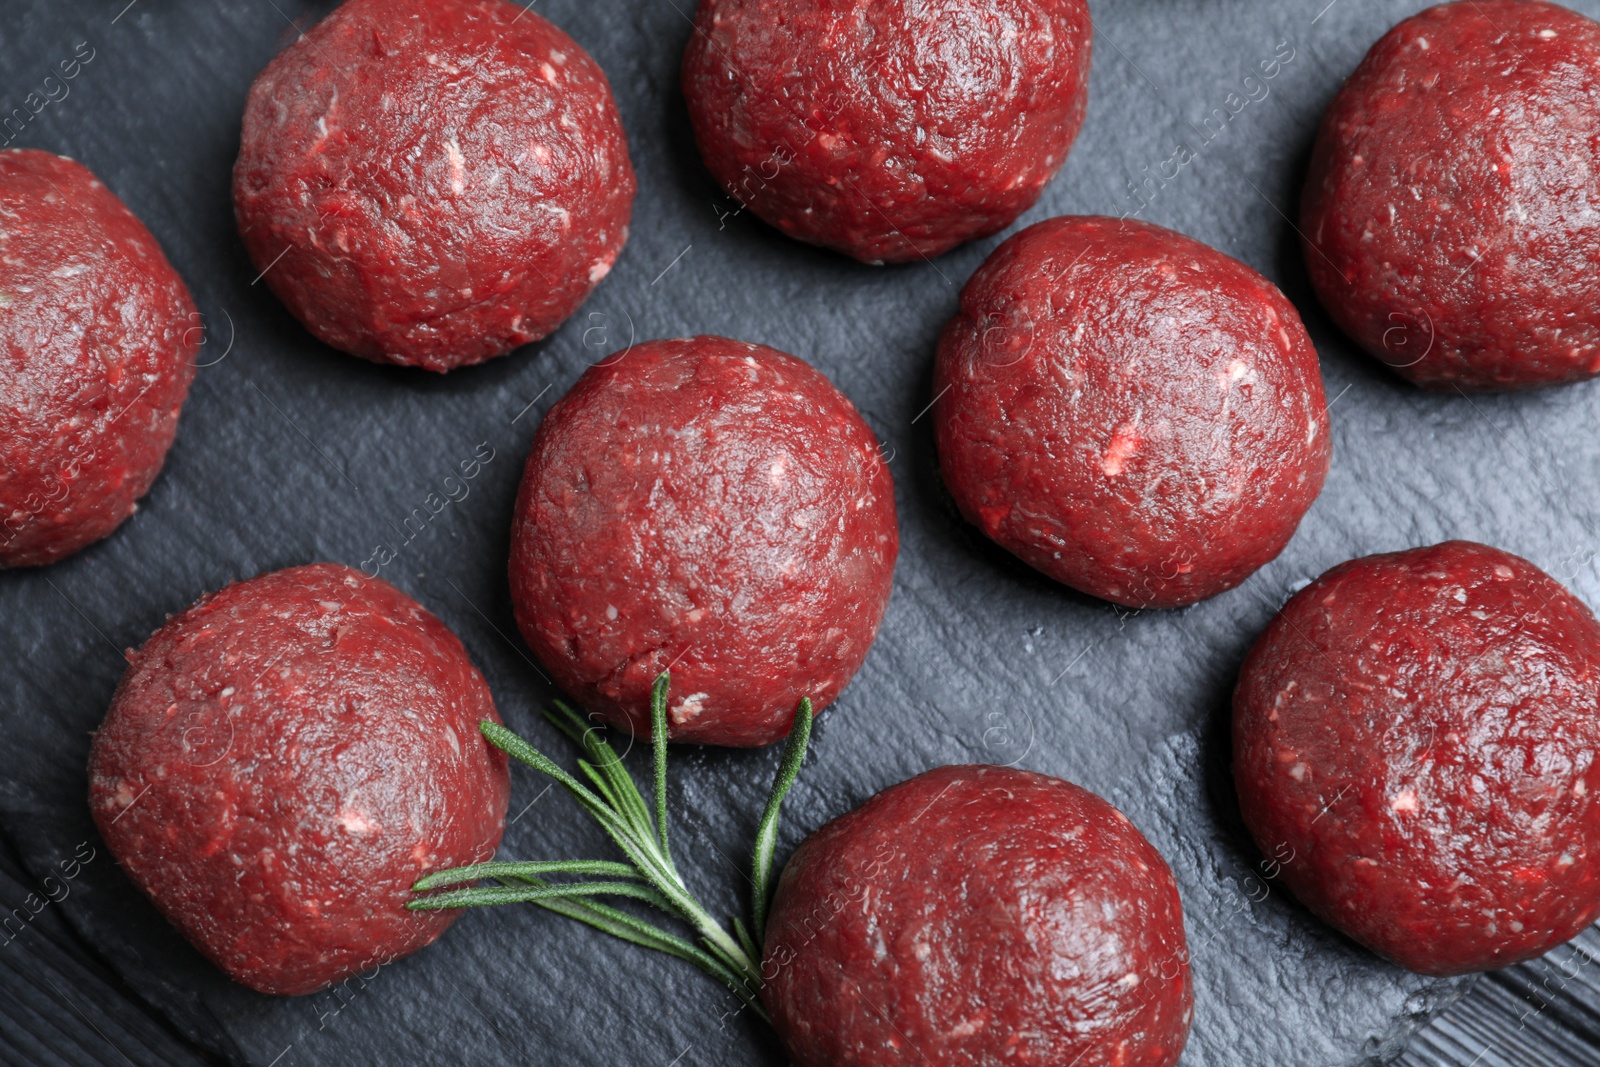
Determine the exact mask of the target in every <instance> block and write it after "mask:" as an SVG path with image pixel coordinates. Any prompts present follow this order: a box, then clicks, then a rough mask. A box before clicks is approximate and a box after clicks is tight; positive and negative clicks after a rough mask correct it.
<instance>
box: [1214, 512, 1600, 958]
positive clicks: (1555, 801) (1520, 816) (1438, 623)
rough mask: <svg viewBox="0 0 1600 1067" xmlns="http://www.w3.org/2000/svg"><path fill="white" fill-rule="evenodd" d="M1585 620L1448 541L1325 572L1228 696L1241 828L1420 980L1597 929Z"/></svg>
mask: <svg viewBox="0 0 1600 1067" xmlns="http://www.w3.org/2000/svg"><path fill="white" fill-rule="evenodd" d="M1597 685H1600V624H1597V623H1596V622H1595V618H1594V616H1593V615H1592V614H1590V612H1589V609H1588V608H1586V607H1584V605H1583V604H1582V603H1581V602H1580V601H1578V600H1577V598H1575V597H1574V596H1573V595H1572V594H1571V593H1569V592H1567V591H1566V590H1565V589H1563V588H1562V587H1561V586H1560V585H1559V584H1558V583H1557V582H1555V581H1554V580H1553V579H1551V578H1550V577H1549V576H1548V575H1546V574H1545V573H1544V572H1543V571H1541V570H1539V569H1538V568H1537V567H1535V566H1534V565H1533V564H1531V563H1529V562H1528V561H1527V560H1524V559H1519V558H1518V557H1516V556H1513V555H1510V554H1509V553H1506V552H1502V551H1500V550H1499V549H1494V548H1489V547H1487V546H1484V545H1478V544H1473V543H1471V542H1468V541H1449V542H1446V543H1445V544H1442V545H1436V546H1434V547H1432V548H1415V549H1411V550H1409V551H1406V552H1395V553H1390V554H1387V555H1380V556H1367V557H1365V558H1363V559H1357V560H1352V561H1350V562H1349V563H1344V564H1340V565H1339V566H1337V567H1335V568H1334V569H1333V570H1331V571H1329V572H1328V573H1327V574H1324V575H1323V576H1322V577H1321V578H1319V579H1317V580H1316V581H1315V582H1313V583H1312V584H1311V585H1310V586H1308V587H1307V588H1305V589H1303V590H1301V591H1300V592H1299V593H1297V594H1296V595H1295V596H1294V597H1293V598H1292V599H1290V601H1289V602H1288V604H1286V605H1285V606H1284V608H1283V610H1282V611H1281V612H1280V613H1279V614H1278V616H1277V617H1276V618H1275V619H1273V621H1272V624H1271V625H1270V626H1268V627H1267V630H1266V632H1265V633H1264V634H1262V635H1261V638H1260V639H1259V640H1258V641H1257V642H1256V644H1255V647H1254V648H1253V649H1251V651H1250V655H1249V658H1248V659H1247V660H1246V661H1245V664H1244V669H1243V670H1242V671H1241V672H1240V675H1239V684H1238V688H1237V689H1236V690H1235V692H1234V697H1233V760H1234V767H1233V773H1234V780H1235V782H1236V783H1237V785H1238V791H1239V805H1240V808H1241V809H1242V811H1243V813H1244V818H1245V822H1246V824H1248V826H1249V827H1250V832H1251V833H1252V834H1253V835H1254V837H1255V840H1256V843H1257V844H1258V845H1259V846H1260V847H1261V849H1262V851H1263V853H1264V854H1266V855H1267V856H1269V857H1271V858H1273V859H1274V860H1275V861H1276V862H1277V863H1278V864H1279V866H1280V867H1281V869H1282V873H1281V874H1280V875H1279V877H1280V878H1281V879H1282V880H1283V882H1284V884H1285V885H1287V886H1288V887H1289V889H1290V890H1291V891H1292V892H1294V894H1295V895H1296V896H1298V897H1299V898H1300V899H1301V900H1302V901H1304V902H1305V904H1306V905H1307V906H1308V907H1309V908H1310V909H1311V910H1312V911H1314V912H1316V913H1317V914H1318V915H1320V916H1322V917H1323V918H1324V919H1326V920H1327V921H1328V922H1330V923H1332V924H1333V925H1334V926H1336V927H1338V928H1339V929H1340V930H1343V931H1344V932H1345V933H1347V934H1349V935H1350V936H1351V937H1353V938H1355V939H1356V940H1357V941H1359V942H1361V943H1362V944H1364V945H1366V946H1367V947H1369V948H1371V949H1372V950H1373V951H1375V952H1377V953H1379V954H1381V955H1384V956H1387V957H1388V958H1389V959H1392V960H1394V961H1395V962H1397V963H1399V964H1401V965H1403V966H1405V967H1409V968H1410V969H1412V970H1413V971H1420V972H1422V973H1424V974H1437V975H1450V974H1464V973H1467V972H1470V971H1482V970H1488V969H1490V968H1496V967H1504V966H1507V965H1508V964H1512V963H1516V962H1517V961H1519V960H1526V959H1531V958H1532V957H1535V956H1539V955H1542V954H1544V953H1545V952H1547V951H1548V950H1550V949H1551V948H1554V947H1555V946H1556V945H1559V944H1561V943H1562V942H1563V941H1566V940H1567V939H1569V938H1571V937H1572V936H1574V935H1575V934H1577V933H1578V932H1579V931H1581V930H1583V929H1585V928H1586V927H1587V926H1588V925H1589V924H1590V923H1592V922H1594V921H1595V919H1596V918H1600V805H1597V804H1596V802H1595V801H1596V796H1597V794H1600V766H1597V765H1596V763H1595V753H1596V752H1597V751H1600V697H1597V692H1600V690H1597Z"/></svg>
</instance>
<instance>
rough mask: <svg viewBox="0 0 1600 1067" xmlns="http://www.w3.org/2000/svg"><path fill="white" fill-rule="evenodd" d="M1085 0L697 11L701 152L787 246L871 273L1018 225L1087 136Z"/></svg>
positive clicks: (724, 3)
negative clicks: (856, 263) (851, 262)
mask: <svg viewBox="0 0 1600 1067" xmlns="http://www.w3.org/2000/svg"><path fill="white" fill-rule="evenodd" d="M1092 37H1093V29H1092V27H1091V26H1090V23H1089V9H1088V6H1087V5H1086V4H1085V3H1084V2H1083V0H934V2H931V3H912V2H908V0H873V2H870V3H869V2H865V0H853V2H850V3H843V4H840V3H833V2H829V0H701V3H700V12H699V17H698V19H697V21H696V23H695V32H694V36H693V37H691V38H690V40H689V46H688V49H687V51H685V53H684V57H683V92H684V95H685V96H686V97H687V98H688V101H689V118H690V121H691V122H692V124H693V126H694V134H695V140H696V141H698V142H699V145H700V154H701V155H702V156H704V157H705V161H706V166H707V167H708V168H710V170H711V173H712V175H713V176H714V177H715V178H716V179H717V181H718V182H720V183H721V184H722V186H723V188H725V189H726V190H727V191H728V194H729V195H730V196H733V197H735V198H736V199H738V200H739V201H741V202H742V203H743V204H744V205H745V206H747V207H749V208H750V210H752V211H754V212H755V213H756V214H757V215H759V216H761V217H762V218H763V219H765V220H767V221H768V222H769V223H771V224H772V225H774V226H776V227H777V228H778V229H780V230H782V231H783V232H784V233H786V234H788V235H789V236H791V237H796V238H799V239H800V240H802V241H809V242H811V243H812V244H818V245H822V246H823V247H825V248H833V249H836V250H838V251H840V252H843V253H845V254H846V255H850V256H854V257H855V258H857V259H860V260H865V261H866V262H868V263H882V262H898V261H902V260H911V259H918V258H925V257H928V256H936V255H938V254H939V253H941V252H944V251H946V250H948V249H951V248H954V247H955V246H956V245H958V244H961V243H962V242H963V241H970V240H972V239H973V238H975V237H984V236H987V235H988V234H991V233H994V232H996V231H997V230H1001V229H1004V228H1005V227H1006V226H1009V225H1010V224H1011V223H1012V221H1013V220H1015V219H1016V217H1017V216H1018V215H1020V214H1022V212H1023V211H1025V210H1027V209H1028V208H1029V207H1030V206H1032V204H1033V202H1034V201H1035V200H1037V199H1038V198H1039V193H1040V191H1041V190H1042V189H1043V188H1044V186H1045V183H1047V182H1048V181H1049V180H1050V179H1051V178H1052V177H1053V176H1054V175H1055V173H1056V171H1057V170H1059V169H1060V168H1061V164H1062V163H1063V162H1064V161H1065V160H1066V158H1067V152H1068V151H1069V150H1070V149H1071V148H1072V141H1073V139H1074V138H1075V137H1077V135H1078V127H1080V126H1082V125H1083V114H1084V108H1085V106H1086V104H1087V101H1088V83H1089V42H1090V40H1091V39H1092Z"/></svg>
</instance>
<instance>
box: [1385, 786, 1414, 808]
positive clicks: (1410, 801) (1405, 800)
mask: <svg viewBox="0 0 1600 1067" xmlns="http://www.w3.org/2000/svg"><path fill="white" fill-rule="evenodd" d="M1389 807H1390V808H1392V809H1393V810H1395V811H1397V812H1407V811H1416V810H1417V791H1416V790H1415V789H1402V790H1400V792H1399V793H1398V794H1396V795H1395V798H1394V799H1393V800H1391V801H1389Z"/></svg>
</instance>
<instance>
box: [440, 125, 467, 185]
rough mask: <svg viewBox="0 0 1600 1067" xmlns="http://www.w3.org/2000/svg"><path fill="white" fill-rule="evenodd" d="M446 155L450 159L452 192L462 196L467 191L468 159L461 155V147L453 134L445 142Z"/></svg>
mask: <svg viewBox="0 0 1600 1067" xmlns="http://www.w3.org/2000/svg"><path fill="white" fill-rule="evenodd" d="M444 154H445V155H447V156H449V157H450V190H451V192H453V193H455V194H456V195H457V196H460V195H461V194H462V193H464V192H465V191H466V189H467V182H466V175H467V157H465V156H463V155H462V154H461V145H460V144H459V143H458V142H457V141H456V136H455V134H451V135H450V136H449V138H447V139H446V140H445V142H444Z"/></svg>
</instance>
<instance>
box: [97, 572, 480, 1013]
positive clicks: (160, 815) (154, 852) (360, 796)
mask: <svg viewBox="0 0 1600 1067" xmlns="http://www.w3.org/2000/svg"><path fill="white" fill-rule="evenodd" d="M129 659H130V665H129V667H128V671H127V673H126V674H125V675H123V678H122V683H121V684H120V685H119V686H118V687H117V692H116V696H115V697H113V698H112V701H111V710H110V711H109V712H108V713H107V715H106V720H105V723H104V724H103V725H102V726H101V727H100V730H99V732H98V733H97V734H96V735H95V738H94V747H93V750H92V752H91V754H90V757H89V804H90V808H91V810H92V811H93V814H94V819H95V823H96V824H97V825H98V826H99V827H100V833H101V835H102V836H103V837H104V838H105V840H106V843H107V844H108V845H109V846H110V848H111V851H112V853H113V855H115V856H116V858H117V862H118V863H119V864H121V866H122V868H123V870H125V871H126V872H127V873H128V875H129V876H130V877H131V878H132V879H133V881H134V882H135V883H136V884H137V885H138V886H139V888H141V889H143V890H144V891H145V892H146V893H147V894H149V896H150V899H151V900H153V901H154V902H155V904H156V907H158V908H160V909H161V911H162V912H163V913H164V914H165V915H166V917H167V918H168V919H170V920H171V921H172V923H173V925H175V926H176V927H177V928H178V929H179V930H180V931H182V933H183V934H184V936H185V937H187V938H188V939H189V940H190V941H192V942H194V944H195V946H196V947H197V948H199V949H200V951H202V952H204V953H205V954H206V955H207V956H209V957H210V958H211V960H212V961H213V962H214V963H216V965H217V966H218V967H220V968H222V970H224V971H225V972H227V974H228V976H229V977H230V978H233V979H234V980H235V981H239V982H243V983H244V984H245V985H248V986H250V987H251V988H253V989H257V990H260V991H261V992H263V993H280V994H290V993H310V992H313V991H315V990H317V989H320V988H322V987H323V986H326V985H329V984H330V983H333V982H337V981H340V980H342V979H344V978H347V977H349V976H350V975H352V974H356V973H359V972H363V971H370V970H372V969H373V968H374V967H376V966H378V965H380V964H384V963H388V962H389V961H391V960H394V959H396V958H398V957H400V956H404V955H406V954H407V953H410V952H415V951H416V950H417V949H419V948H422V947H423V946H424V945H427V944H429V943H431V942H432V941H433V940H434V939H435V938H437V937H438V936H439V935H440V934H441V933H443V932H444V929H445V927H447V926H449V925H450V923H451V922H453V921H454V920H455V917H456V915H458V914H459V912H454V911H447V912H430V911H407V910H406V907H405V904H406V901H407V900H409V899H410V898H411V894H410V892H409V890H410V887H411V885H412V883H413V882H415V881H416V880H417V879H418V878H419V877H421V876H422V875H424V874H427V873H429V872H431V871H435V870H439V869H441V868H445V867H453V866H457V865H460V864H466V863H473V862H478V861H482V860H487V859H488V858H489V857H490V856H491V855H492V854H493V853H494V849H495V846H496V845H498V844H499V842H500V832H501V830H502V829H503V828H504V824H505V814H506V799H507V796H508V793H509V779H508V776H507V772H506V760H505V757H504V756H503V755H502V754H501V753H500V752H499V751H497V750H495V749H493V748H491V747H490V745H489V744H488V742H487V741H485V740H484V739H483V736H482V735H481V734H480V733H479V731H478V723H479V722H481V721H483V720H485V719H487V720H489V721H491V722H499V721H500V719H499V716H498V715H497V714H496V713H495V708H494V701H493V699H492V698H491V697H490V695H489V687H488V686H487V685H485V684H484V681H483V677H482V675H480V674H479V673H478V671H477V669H476V668H474V667H473V665H472V663H471V661H470V660H468V659H467V654H466V651H465V650H464V649H463V648H462V647H461V642H460V641H458V640H457V639H456V637H455V635H454V634H452V633H451V632H450V631H449V629H447V628H446V627H445V625H444V624H443V623H441V622H440V621H439V620H438V619H436V618H434V617H433V616H432V615H430V614H428V612H427V611H425V610H423V608H422V607H421V606H420V605H419V604H417V602H416V601H414V600H412V599H411V598H410V597H408V596H406V595H405V594H404V593H402V592H400V591H399V590H397V589H395V588H394V587H392V586H390V585H388V584H386V583H384V582H382V581H379V580H377V579H374V578H367V577H365V576H363V575H362V574H361V573H360V572H358V571H354V570H351V569H349V568H347V567H342V566H338V565H336V564H331V563H323V564H315V565H312V566H308V567H293V568H290V569H289V570H282V571H275V572H273V573H271V574H264V575H262V576H260V577H258V578H252V579H251V580H249V581H246V582H239V583H236V584H234V585H230V586H228V587H227V588H226V589H223V590H222V591H221V592H218V593H213V594H211V595H210V596H206V597H204V598H202V599H201V600H200V601H199V602H198V603H196V604H195V605H194V606H193V607H191V608H190V609H189V610H187V611H185V612H184V613H183V614H181V615H179V616H177V617H176V618H174V619H172V620H171V621H169V622H168V623H167V624H166V625H165V626H163V627H162V628H161V629H159V630H157V631H156V632H155V634H154V635H152V636H151V638H150V640H149V641H147V642H146V643H145V645H144V647H143V648H141V649H139V651H138V652H137V653H130V656H129Z"/></svg>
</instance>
